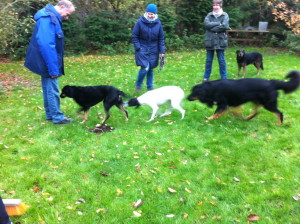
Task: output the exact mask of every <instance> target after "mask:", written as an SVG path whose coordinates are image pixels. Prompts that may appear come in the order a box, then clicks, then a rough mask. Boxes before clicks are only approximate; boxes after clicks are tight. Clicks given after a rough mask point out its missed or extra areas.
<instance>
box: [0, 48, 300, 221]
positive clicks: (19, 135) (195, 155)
mask: <svg viewBox="0 0 300 224" xmlns="http://www.w3.org/2000/svg"><path fill="white" fill-rule="evenodd" d="M236 50H237V48H231V49H228V50H227V51H226V59H227V68H228V73H229V77H228V78H238V77H237V75H236V74H237V64H236V59H235V57H236V56H235V51H236ZM252 50H258V51H260V52H261V53H262V54H263V56H264V67H265V70H263V71H262V72H261V74H260V76H259V77H261V78H265V79H279V80H283V79H284V77H285V75H286V74H287V73H288V72H289V71H290V70H300V67H299V57H297V56H292V55H288V54H286V53H285V52H281V51H280V50H278V51H277V50H274V49H266V48H261V49H254V48H248V49H247V51H248V52H250V51H252ZM166 57H167V63H166V66H165V68H164V69H163V71H162V72H160V73H157V69H156V72H155V87H156V88H157V87H161V86H165V85H178V86H180V87H181V88H183V89H184V91H185V95H186V96H187V95H188V94H189V93H190V89H191V88H192V87H193V86H194V85H195V84H198V83H200V82H201V81H202V79H203V72H204V62H205V51H204V50H201V51H195V52H185V53H171V54H167V55H166ZM22 64H23V62H22V61H18V62H10V63H2V64H0V73H1V74H0V82H2V85H3V87H5V88H2V91H1V94H0V116H1V119H0V195H1V196H2V198H20V199H22V200H23V202H24V203H25V204H26V205H28V206H29V209H28V210H27V211H26V213H25V214H23V215H22V216H20V217H11V218H12V221H13V222H14V223H18V222H19V223H21V224H32V223H36V224H38V223H41V224H42V223H50V224H53V223H66V224H69V223H87V224H94V223H130V224H131V223H139V224H140V223H151V224H152V223H163V224H165V223H172V224H173V223H226V224H227V223H248V222H249V221H248V220H247V217H248V216H249V215H251V214H256V215H258V216H260V218H259V221H258V222H257V223H278V224H283V223H284V224H287V223H293V224H294V223H299V220H300V212H299V211H300V200H298V201H297V200H296V199H297V198H299V197H300V195H299V194H300V162H299V158H300V153H299V148H300V143H299V129H300V116H299V108H300V100H299V99H300V91H296V92H294V93H291V94H288V95H285V94H283V92H281V91H280V96H279V98H278V100H279V109H280V110H281V111H282V112H283V113H284V122H283V125H281V126H277V125H275V123H276V122H277V117H276V116H275V115H274V114H273V113H270V112H269V111H266V110H264V109H263V108H261V110H260V111H261V113H260V114H259V115H258V116H257V117H255V118H254V119H252V120H250V121H243V120H241V119H239V118H237V117H233V116H230V115H226V116H223V117H220V118H219V119H217V120H212V121H209V122H207V121H206V120H205V118H206V117H209V116H211V115H212V114H213V112H214V109H215V108H208V107H206V106H205V105H203V104H200V103H199V102H196V101H195V102H189V101H187V100H184V101H183V105H182V106H183V108H184V109H185V110H186V117H185V118H184V119H183V120H180V118H181V114H180V113H179V112H178V111H174V112H173V113H172V114H171V115H170V116H168V117H163V118H160V117H158V118H156V119H155V120H154V121H153V122H149V123H147V122H146V120H148V119H149V118H150V115H151V109H150V108H149V107H146V106H144V107H140V108H138V109H136V108H127V110H128V112H129V121H128V122H125V118H124V115H123V114H122V113H121V112H120V111H119V110H118V109H117V108H115V107H114V108H113V109H112V110H111V115H112V116H111V118H110V119H109V120H108V122H107V124H108V125H110V126H112V127H113V128H114V130H113V131H112V132H107V133H104V134H95V133H91V132H89V131H88V129H92V128H94V127H95V125H96V124H97V123H98V122H99V119H98V118H97V114H98V113H99V112H101V113H103V112H104V111H103V107H102V103H101V104H99V105H97V106H95V107H93V108H92V109H91V111H90V113H89V120H88V121H87V123H86V124H80V121H81V120H82V117H78V116H77V114H76V111H77V109H78V106H77V105H76V103H75V102H73V100H72V99H70V98H65V99H62V100H61V108H62V111H63V112H64V113H65V114H66V115H67V116H68V117H71V118H74V119H75V121H74V122H73V123H71V124H68V125H60V126H59V125H54V124H52V123H50V122H47V121H46V120H45V115H44V111H43V101H42V93H41V86H40V80H39V76H37V75H35V74H33V73H31V72H29V71H27V70H26V69H25V68H24V67H23V66H22ZM65 65H66V68H65V70H66V74H67V75H66V76H64V77H62V78H60V79H59V83H60V88H62V87H63V86H64V85H67V84H68V85H113V86H115V87H117V88H120V89H121V90H123V91H124V92H125V93H126V94H128V96H132V97H133V96H137V95H138V94H137V93H135V92H134V82H135V79H136V76H137V72H138V67H136V66H135V62H134V56H133V55H118V56H100V55H94V56H77V57H68V58H66V60H65ZM255 74H256V69H255V67H254V66H253V65H250V66H248V67H247V75H246V77H256V75H255ZM211 78H212V79H219V74H218V63H217V61H216V60H215V62H214V68H213V75H212V77H211ZM4 79H5V80H9V82H7V81H3V80H4ZM163 108H164V106H163ZM250 111H251V104H246V105H244V106H243V107H242V113H243V115H244V116H246V115H248V114H249V113H250ZM161 112H163V111H162V110H161ZM139 199H140V200H141V203H136V202H138V200H139ZM134 203H136V207H135V206H133V205H134Z"/></svg>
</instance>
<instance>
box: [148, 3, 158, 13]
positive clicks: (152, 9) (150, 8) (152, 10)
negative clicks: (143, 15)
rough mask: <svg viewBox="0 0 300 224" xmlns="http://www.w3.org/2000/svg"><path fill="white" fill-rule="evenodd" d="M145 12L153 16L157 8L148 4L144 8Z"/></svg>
mask: <svg viewBox="0 0 300 224" xmlns="http://www.w3.org/2000/svg"><path fill="white" fill-rule="evenodd" d="M146 12H152V13H154V14H157V6H156V5H154V4H149V5H148V6H147V8H146Z"/></svg>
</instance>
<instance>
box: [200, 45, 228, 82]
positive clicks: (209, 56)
mask: <svg viewBox="0 0 300 224" xmlns="http://www.w3.org/2000/svg"><path fill="white" fill-rule="evenodd" d="M216 52H217V57H218V62H219V70H220V76H221V79H227V71H226V60H225V56H224V50H216ZM214 53H215V51H214V50H206V64H205V73H204V79H207V80H208V79H209V77H210V74H211V69H212V63H213V60H214Z"/></svg>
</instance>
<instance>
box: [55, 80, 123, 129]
mask: <svg viewBox="0 0 300 224" xmlns="http://www.w3.org/2000/svg"><path fill="white" fill-rule="evenodd" d="M124 95H125V94H124V93H123V92H122V91H121V90H118V89H117V88H115V87H113V86H106V85H100V86H69V85H67V86H64V87H63V89H62V91H61V94H60V97H61V98H64V97H70V98H73V100H74V101H75V102H76V103H77V104H78V105H79V106H81V109H80V110H79V112H81V111H84V120H83V121H82V122H81V123H85V122H86V121H87V119H88V112H89V110H90V108H91V107H93V106H95V105H96V104H98V103H100V102H101V101H103V106H104V110H105V117H104V119H103V120H102V122H101V123H100V124H99V125H97V126H102V125H103V124H104V123H105V122H106V121H107V119H108V118H109V117H110V114H109V110H110V108H111V107H112V106H114V105H115V106H116V107H118V108H119V109H120V110H121V111H122V112H123V113H124V114H125V117H126V121H127V120H128V113H127V111H126V110H125V109H124V108H123V100H122V96H124Z"/></svg>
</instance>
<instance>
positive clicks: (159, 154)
mask: <svg viewBox="0 0 300 224" xmlns="http://www.w3.org/2000/svg"><path fill="white" fill-rule="evenodd" d="M155 154H156V155H158V156H162V155H163V153H160V152H156V153H155Z"/></svg>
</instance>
